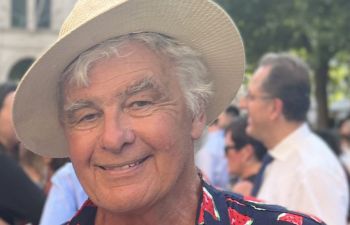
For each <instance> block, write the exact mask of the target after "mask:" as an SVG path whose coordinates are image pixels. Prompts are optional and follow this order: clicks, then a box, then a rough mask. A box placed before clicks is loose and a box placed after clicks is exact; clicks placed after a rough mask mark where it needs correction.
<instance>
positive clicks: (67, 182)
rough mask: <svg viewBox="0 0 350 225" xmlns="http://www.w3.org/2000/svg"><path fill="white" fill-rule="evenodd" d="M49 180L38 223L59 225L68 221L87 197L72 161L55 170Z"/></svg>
mask: <svg viewBox="0 0 350 225" xmlns="http://www.w3.org/2000/svg"><path fill="white" fill-rule="evenodd" d="M51 182H52V186H51V189H50V191H49V195H48V197H47V199H46V203H45V206H44V211H43V213H42V215H41V219H40V225H60V224H63V223H64V222H67V221H69V220H70V219H71V218H72V217H73V216H74V214H75V213H76V212H77V211H78V210H79V208H80V207H81V206H82V204H83V203H84V202H85V201H86V199H87V195H86V194H85V192H84V190H83V188H82V187H81V185H80V183H79V180H78V178H77V176H76V175H75V171H74V169H73V165H72V163H66V164H65V165H64V166H62V167H61V168H60V169H59V170H57V172H56V173H55V174H54V175H53V176H52V178H51Z"/></svg>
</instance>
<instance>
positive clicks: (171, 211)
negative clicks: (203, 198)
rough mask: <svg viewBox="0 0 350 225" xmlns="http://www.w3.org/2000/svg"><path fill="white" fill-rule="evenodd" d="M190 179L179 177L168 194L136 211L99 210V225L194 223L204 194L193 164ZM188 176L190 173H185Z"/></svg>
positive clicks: (186, 224) (97, 219)
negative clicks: (109, 211) (112, 211)
mask: <svg viewBox="0 0 350 225" xmlns="http://www.w3.org/2000/svg"><path fill="white" fill-rule="evenodd" d="M191 173H192V174H190V179H186V181H183V180H178V181H177V182H176V184H175V185H174V187H173V188H172V189H171V190H170V191H169V193H168V194H167V196H165V197H164V198H163V199H161V200H160V201H158V202H157V203H155V204H154V205H152V206H146V207H145V209H138V210H135V211H137V212H132V213H123V214H117V215H116V214H113V213H106V212H102V210H99V209H98V211H97V215H96V220H95V221H96V224H97V225H107V224H118V225H164V224H176V225H193V224H195V222H196V221H195V220H196V212H197V207H198V202H199V198H200V194H201V188H202V187H201V180H200V178H199V176H198V174H197V170H196V168H195V167H194V166H193V169H192V172H191ZM185 176H187V175H185Z"/></svg>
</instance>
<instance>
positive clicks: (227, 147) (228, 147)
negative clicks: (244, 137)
mask: <svg viewBox="0 0 350 225" xmlns="http://www.w3.org/2000/svg"><path fill="white" fill-rule="evenodd" d="M224 149H225V153H226V154H227V153H228V151H230V150H231V149H232V150H235V149H236V146H234V145H226V146H225V148H224Z"/></svg>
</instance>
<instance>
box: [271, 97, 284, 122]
mask: <svg viewBox="0 0 350 225" xmlns="http://www.w3.org/2000/svg"><path fill="white" fill-rule="evenodd" d="M282 115H283V102H282V100H281V99H279V98H275V99H273V108H272V113H271V119H273V120H276V119H277V118H279V117H280V116H282Z"/></svg>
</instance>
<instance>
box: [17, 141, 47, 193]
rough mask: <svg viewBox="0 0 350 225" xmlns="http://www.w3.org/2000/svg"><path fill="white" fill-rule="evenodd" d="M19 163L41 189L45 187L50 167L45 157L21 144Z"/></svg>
mask: <svg viewBox="0 0 350 225" xmlns="http://www.w3.org/2000/svg"><path fill="white" fill-rule="evenodd" d="M19 163H20V165H21V167H22V168H23V170H24V172H25V173H26V174H27V175H28V177H29V178H30V179H31V180H32V181H33V182H34V183H35V184H36V185H37V186H38V187H40V188H41V189H43V188H44V186H45V183H46V178H47V172H48V168H47V165H46V163H45V158H44V157H42V156H40V155H38V154H35V153H33V152H31V151H29V150H27V149H25V148H24V147H23V146H22V145H20V146H19Z"/></svg>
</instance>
